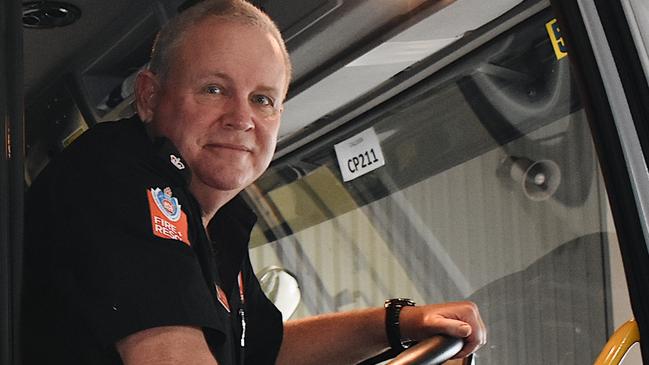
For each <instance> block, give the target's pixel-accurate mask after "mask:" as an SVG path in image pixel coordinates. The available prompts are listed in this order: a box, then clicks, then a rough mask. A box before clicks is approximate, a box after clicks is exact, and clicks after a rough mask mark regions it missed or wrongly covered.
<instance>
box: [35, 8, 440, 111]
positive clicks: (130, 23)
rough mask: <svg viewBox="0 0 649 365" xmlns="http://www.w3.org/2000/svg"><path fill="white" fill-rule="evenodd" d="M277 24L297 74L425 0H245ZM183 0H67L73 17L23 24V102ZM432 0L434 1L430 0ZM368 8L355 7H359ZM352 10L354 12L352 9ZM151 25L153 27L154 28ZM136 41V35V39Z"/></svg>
mask: <svg viewBox="0 0 649 365" xmlns="http://www.w3.org/2000/svg"><path fill="white" fill-rule="evenodd" d="M250 1H251V2H252V3H254V4H255V5H257V6H260V7H261V8H263V9H264V10H266V11H267V12H268V13H269V14H270V16H271V17H272V18H273V19H274V20H275V21H276V22H277V23H278V25H279V26H280V28H281V29H282V32H284V34H285V37H287V39H288V42H287V45H288V48H289V51H290V52H291V57H292V59H293V62H294V69H295V77H294V79H297V80H299V79H301V78H303V77H305V76H307V75H309V74H311V73H314V72H316V71H317V70H318V69H319V68H322V67H323V64H322V61H323V60H331V59H335V58H336V57H337V56H339V55H340V54H344V53H345V52H346V51H347V50H348V49H349V48H350V47H351V46H353V45H354V44H356V43H357V42H359V40H361V39H364V37H367V36H368V35H369V34H371V33H372V32H375V31H377V29H380V28H381V27H382V26H384V25H385V24H387V23H389V22H390V21H393V20H394V19H395V18H397V17H399V16H400V15H403V14H405V13H408V12H409V11H411V10H412V9H413V8H416V7H417V6H419V5H421V4H422V3H424V2H426V1H425V0H399V1H395V0H250ZM183 2H184V0H157V1H156V0H138V1H132V0H111V1H105V0H72V1H70V3H71V4H72V5H75V6H77V7H78V8H79V9H80V10H81V18H80V20H79V21H78V22H76V23H74V24H72V25H69V26H66V27H60V28H51V29H30V28H24V64H25V77H24V82H25V92H26V95H27V102H28V103H29V102H30V101H33V100H34V99H36V98H38V96H39V93H40V92H41V91H42V90H43V89H45V88H46V87H48V86H49V85H51V84H54V83H57V82H59V81H60V80H61V79H62V78H64V77H72V78H74V77H78V75H79V74H81V73H83V72H84V70H85V69H87V68H88V67H89V65H92V64H93V63H96V62H99V59H100V58H101V57H102V55H104V54H106V53H108V52H109V51H110V49H111V47H114V45H115V44H117V43H120V42H121V43H124V42H123V40H124V39H126V44H128V42H134V47H135V42H137V40H136V39H129V37H131V38H137V37H133V35H132V34H131V33H133V32H134V29H135V26H136V25H137V24H138V23H139V22H141V20H142V19H144V18H146V17H150V16H151V15H152V14H154V15H155V18H156V19H157V22H158V23H159V24H163V23H164V22H165V21H166V20H167V19H168V18H169V17H170V16H172V15H173V14H175V13H176V12H177V9H178V7H179V6H181V5H182V3H183ZM433 2H436V1H433ZM362 7H365V8H368V7H369V8H370V9H373V11H370V12H367V11H358V10H359V8H362ZM355 10H356V11H355ZM156 30H157V29H156ZM139 41H141V40H139Z"/></svg>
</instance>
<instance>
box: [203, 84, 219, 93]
mask: <svg viewBox="0 0 649 365" xmlns="http://www.w3.org/2000/svg"><path fill="white" fill-rule="evenodd" d="M205 92H206V93H208V94H215V95H220V94H223V89H221V87H220V86H216V85H210V86H208V87H206V88H205Z"/></svg>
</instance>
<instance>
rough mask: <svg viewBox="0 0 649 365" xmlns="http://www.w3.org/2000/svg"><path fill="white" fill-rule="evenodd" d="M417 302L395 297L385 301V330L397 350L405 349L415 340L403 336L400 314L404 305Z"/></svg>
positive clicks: (409, 305)
mask: <svg viewBox="0 0 649 365" xmlns="http://www.w3.org/2000/svg"><path fill="white" fill-rule="evenodd" d="M414 306H415V302H413V301H412V300H411V299H408V298H393V299H388V300H386V301H385V332H386V333H387V335H388V342H389V343H390V346H391V347H392V349H394V350H395V351H399V352H401V351H403V350H405V349H407V348H408V347H410V346H412V344H413V341H411V340H409V339H402V338H401V330H400V329H399V314H400V313H401V308H403V307H414Z"/></svg>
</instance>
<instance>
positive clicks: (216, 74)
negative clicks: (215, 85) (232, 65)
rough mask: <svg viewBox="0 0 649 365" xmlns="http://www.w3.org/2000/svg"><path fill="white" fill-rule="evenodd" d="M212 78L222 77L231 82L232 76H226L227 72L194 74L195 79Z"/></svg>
mask: <svg viewBox="0 0 649 365" xmlns="http://www.w3.org/2000/svg"><path fill="white" fill-rule="evenodd" d="M212 78H220V79H224V80H225V81H228V82H232V81H233V80H232V78H231V77H230V76H228V75H227V74H225V73H223V72H210V73H206V74H202V75H198V76H196V79H197V80H206V79H212Z"/></svg>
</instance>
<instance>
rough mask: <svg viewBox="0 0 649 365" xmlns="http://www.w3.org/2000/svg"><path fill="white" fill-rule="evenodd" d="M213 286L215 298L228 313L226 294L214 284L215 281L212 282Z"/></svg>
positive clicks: (228, 304) (228, 306) (228, 305)
mask: <svg viewBox="0 0 649 365" xmlns="http://www.w3.org/2000/svg"><path fill="white" fill-rule="evenodd" d="M214 286H215V287H216V299H218V300H219V302H220V303H221V305H222V306H223V308H225V310H226V311H228V313H230V302H228V296H227V295H225V292H224V291H223V289H221V287H220V286H218V285H216V283H214Z"/></svg>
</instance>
